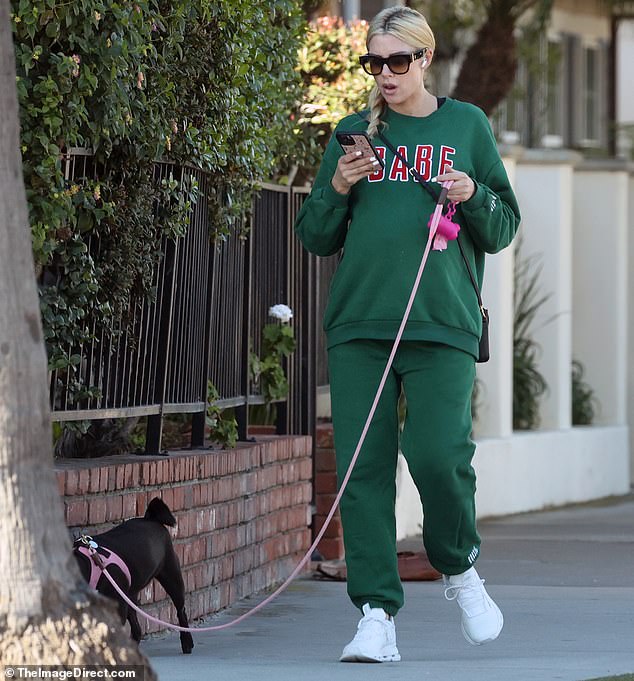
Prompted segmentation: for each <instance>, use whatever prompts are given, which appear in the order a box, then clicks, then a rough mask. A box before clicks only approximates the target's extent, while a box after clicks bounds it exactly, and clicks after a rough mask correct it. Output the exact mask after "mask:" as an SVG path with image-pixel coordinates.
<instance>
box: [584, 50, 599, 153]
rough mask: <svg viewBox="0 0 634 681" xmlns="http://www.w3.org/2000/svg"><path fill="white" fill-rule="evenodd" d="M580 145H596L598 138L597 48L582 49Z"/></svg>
mask: <svg viewBox="0 0 634 681" xmlns="http://www.w3.org/2000/svg"><path fill="white" fill-rule="evenodd" d="M582 78H583V103H582V121H583V122H582V128H581V130H582V139H581V140H580V143H581V145H582V146H588V147H589V146H597V145H598V143H599V138H600V131H599V126H600V116H599V107H600V94H599V50H597V49H596V48H595V47H585V48H584V49H583V69H582Z"/></svg>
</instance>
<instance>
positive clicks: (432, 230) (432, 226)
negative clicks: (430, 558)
mask: <svg viewBox="0 0 634 681" xmlns="http://www.w3.org/2000/svg"><path fill="white" fill-rule="evenodd" d="M452 184H453V182H452V181H451V180H449V181H447V182H443V183H442V187H443V189H442V191H441V192H440V196H439V197H438V201H437V203H436V208H435V209H434V212H433V214H432V216H431V219H430V221H429V235H428V237H427V243H426V245H425V250H424V252H423V257H422V260H421V262H420V266H419V268H418V272H417V274H416V279H415V281H414V286H413V287H412V292H411V293H410V297H409V300H408V302H407V306H406V308H405V313H404V314H403V319H402V320H401V324H400V326H399V329H398V333H397V334H396V338H395V339H394V343H393V345H392V350H391V352H390V356H389V358H388V360H387V364H386V366H385V370H384V372H383V376H382V377H381V381H380V383H379V387H378V388H377V391H376V395H375V397H374V401H373V402H372V407H371V408H370V412H369V414H368V418H367V419H366V422H365V425H364V426H363V430H362V432H361V436H360V437H359V442H358V443H357V447H356V449H355V451H354V454H353V456H352V459H351V461H350V465H349V466H348V470H347V471H346V474H345V476H344V478H343V481H342V482H341V487H340V489H339V492H338V493H337V496H336V497H335V500H334V502H333V504H332V508H331V509H330V511H329V513H328V515H327V516H326V520H325V521H324V524H323V525H322V528H321V529H320V530H319V532H318V534H317V537H316V538H315V540H314V541H313V543H312V544H311V546H310V548H309V549H308V551H307V552H306V555H305V556H304V557H303V558H302V559H301V561H300V562H299V563H298V564H297V567H295V569H294V570H293V572H291V574H290V575H289V576H288V577H287V578H286V580H285V581H284V582H283V583H282V584H281V586H279V587H278V588H277V589H276V590H275V591H274V592H273V593H272V594H270V595H269V596H267V597H266V598H265V599H264V600H263V601H262V602H261V603H258V604H257V605H256V606H255V607H253V608H252V609H251V610H248V611H247V612H245V613H243V614H242V615H240V616H239V617H236V619H234V620H232V621H231V622H226V623H225V624H218V625H215V626H212V627H197V628H192V627H181V626H178V625H176V624H171V623H170V622H164V621H163V620H160V619H158V618H156V617H153V616H152V615H148V614H147V613H145V612H143V610H141V608H139V606H138V605H136V604H135V603H133V602H132V601H131V600H130V599H129V598H128V597H127V596H126V594H125V593H124V592H123V591H122V590H121V588H120V587H119V585H118V584H117V583H116V582H115V581H114V579H113V578H112V577H111V576H110V574H108V571H107V570H106V571H104V574H105V576H106V577H107V579H108V580H109V581H110V583H111V584H112V586H113V587H114V588H115V589H116V591H117V592H118V594H119V595H120V596H121V598H123V600H124V601H125V602H126V603H127V604H128V605H129V606H130V607H131V608H133V609H134V610H136V611H137V612H138V613H139V614H140V615H143V617H145V618H146V619H148V620H150V621H151V622H154V623H155V624H161V625H163V626H165V627H167V628H168V629H173V630H175V631H189V632H203V631H219V630H220V629H228V628H229V627H232V626H234V625H235V624H238V623H239V622H242V621H243V620H245V619H247V617H251V615H255V613H256V612H258V610H261V609H262V608H264V606H266V605H268V604H269V603H270V602H271V601H272V600H273V599H275V598H277V596H279V595H280V594H281V593H282V591H284V590H285V589H286V588H287V587H288V585H289V584H290V583H291V582H292V581H293V580H294V579H295V577H297V575H298V574H299V572H300V571H301V569H302V568H303V567H304V565H305V564H306V563H307V562H308V560H309V558H310V556H311V555H312V554H313V551H314V550H315V549H316V548H317V546H318V544H319V542H320V541H321V539H322V537H323V536H324V533H325V532H326V530H327V529H328V525H329V524H330V521H331V520H332V518H333V516H334V514H335V511H336V510H337V507H338V506H339V502H340V501H341V497H342V496H343V493H344V491H345V489H346V485H347V484H348V481H349V480H350V476H351V475H352V470H353V469H354V466H355V464H356V462H357V459H358V458H359V454H360V452H361V447H362V446H363V443H364V441H365V438H366V435H367V434H368V430H369V428H370V423H371V422H372V419H373V418H374V413H375V411H376V408H377V405H378V403H379V399H380V397H381V393H382V392H383V388H384V387H385V382H386V381H387V377H388V374H389V372H390V369H391V368H392V364H393V362H394V357H395V356H396V351H397V349H398V346H399V344H400V342H401V338H402V336H403V331H404V330H405V325H406V324H407V320H408V318H409V315H410V312H411V310H412V306H413V304H414V298H415V297H416V293H417V291H418V287H419V285H420V280H421V277H422V276H423V271H424V269H425V265H426V264H427V258H428V256H429V251H430V250H431V248H432V244H433V243H434V237H435V236H436V232H437V230H438V225H439V223H440V221H441V218H442V209H443V205H444V203H445V201H446V199H447V192H448V190H449V188H450V187H451V185H452ZM454 210H455V209H454ZM452 215H453V213H452ZM450 217H451V216H450ZM451 224H453V223H451ZM443 231H444V232H445V233H443V234H442V235H440V236H442V237H443V238H444V239H447V238H452V237H451V232H452V231H455V230H453V229H445V230H443ZM456 235H457V231H456ZM453 238H455V236H454V237H453ZM445 247H446V243H445ZM438 250H443V249H438ZM90 550H92V551H93V552H94V551H95V549H92V548H91V549H90Z"/></svg>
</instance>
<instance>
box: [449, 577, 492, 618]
mask: <svg viewBox="0 0 634 681" xmlns="http://www.w3.org/2000/svg"><path fill="white" fill-rule="evenodd" d="M445 598H446V599H447V600H448V601H453V600H457V601H458V605H459V606H460V607H461V608H462V609H463V610H464V611H465V612H466V613H467V615H469V616H470V617H473V616H474V615H479V614H481V613H483V612H485V611H486V610H487V609H488V607H489V603H488V599H487V594H486V591H485V590H484V579H480V578H479V577H477V578H476V579H469V580H468V581H465V582H464V583H463V584H450V585H449V586H448V587H446V588H445Z"/></svg>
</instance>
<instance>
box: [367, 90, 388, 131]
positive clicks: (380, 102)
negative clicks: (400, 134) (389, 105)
mask: <svg viewBox="0 0 634 681" xmlns="http://www.w3.org/2000/svg"><path fill="white" fill-rule="evenodd" d="M368 106H369V107H370V123H369V124H368V135H369V136H370V137H374V136H375V135H376V134H377V133H378V132H379V125H385V123H383V121H381V115H382V114H383V112H384V111H385V100H384V99H383V95H382V94H381V91H380V90H379V88H378V87H377V86H376V85H375V86H374V88H373V89H372V92H371V93H370V99H369V100H368Z"/></svg>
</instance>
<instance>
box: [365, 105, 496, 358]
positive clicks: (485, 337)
mask: <svg viewBox="0 0 634 681" xmlns="http://www.w3.org/2000/svg"><path fill="white" fill-rule="evenodd" d="M361 118H363V116H361ZM363 120H365V118H364V119H363ZM377 135H378V136H379V139H380V140H381V141H382V142H383V143H384V144H385V146H386V147H387V148H388V149H389V150H390V151H391V152H392V153H393V154H394V155H395V156H397V157H398V158H399V159H400V160H401V161H402V162H403V164H404V165H405V167H406V168H407V172H408V173H409V174H410V175H411V176H412V177H413V178H414V179H415V180H417V181H418V183H419V184H420V186H421V188H422V189H425V190H426V191H427V192H429V194H431V196H432V197H433V199H434V201H436V202H437V201H438V196H437V195H436V192H434V190H433V189H432V188H431V186H430V185H429V183H428V182H427V181H426V180H424V179H423V178H422V176H421V174H420V173H419V172H418V171H417V170H416V169H415V168H413V167H412V166H411V165H410V164H409V163H408V162H407V159H406V158H405V157H404V156H403V154H401V152H400V151H398V149H395V148H394V147H393V146H392V144H391V143H390V142H389V141H388V140H387V139H386V138H385V136H384V135H383V134H382V133H381V132H380V131H377ZM456 242H457V243H458V248H459V249H460V255H461V256H462V259H463V260H464V264H465V265H466V266H467V272H468V273H469V279H470V280H471V285H472V286H473V290H474V291H475V294H476V296H477V298H478V306H479V307H480V314H481V315H482V335H481V336H480V344H479V346H478V359H477V360H476V362H479V363H482V362H488V361H489V357H490V354H489V311H488V310H487V308H485V307H484V303H483V302H482V296H481V295H480V289H479V288H478V284H477V282H476V280H475V277H474V276H473V271H472V269H471V265H469V261H468V260H467V256H466V255H465V252H464V250H463V248H462V244H461V243H460V239H459V238H458V237H456Z"/></svg>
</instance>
